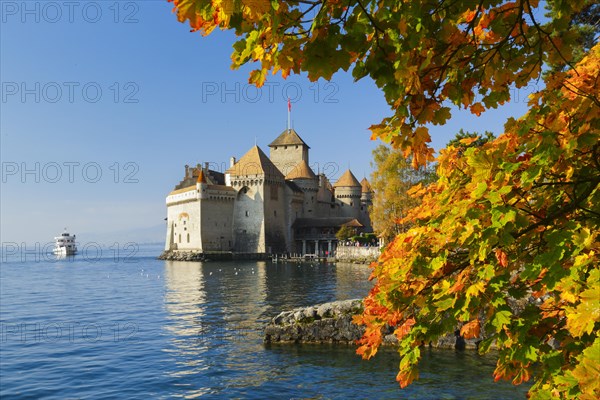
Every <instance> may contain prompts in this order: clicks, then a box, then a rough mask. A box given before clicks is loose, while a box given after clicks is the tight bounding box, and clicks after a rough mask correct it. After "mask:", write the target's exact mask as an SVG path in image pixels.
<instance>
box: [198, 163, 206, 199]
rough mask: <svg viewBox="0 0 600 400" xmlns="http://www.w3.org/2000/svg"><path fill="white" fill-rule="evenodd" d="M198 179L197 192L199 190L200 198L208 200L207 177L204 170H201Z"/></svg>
mask: <svg viewBox="0 0 600 400" xmlns="http://www.w3.org/2000/svg"><path fill="white" fill-rule="evenodd" d="M199 171H200V172H198V179H196V190H198V194H199V198H200V199H206V198H208V193H207V189H208V184H207V183H206V176H205V175H204V170H203V169H202V168H200V169H199Z"/></svg>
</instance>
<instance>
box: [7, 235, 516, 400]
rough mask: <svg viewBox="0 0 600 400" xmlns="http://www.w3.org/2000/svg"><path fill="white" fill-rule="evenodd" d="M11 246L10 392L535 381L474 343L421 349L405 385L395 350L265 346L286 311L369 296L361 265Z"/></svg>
mask: <svg viewBox="0 0 600 400" xmlns="http://www.w3.org/2000/svg"><path fill="white" fill-rule="evenodd" d="M92 250H94V251H92ZM124 250H125V251H124ZM9 253H10V254H6V253H5V254H3V255H2V264H1V268H0V293H1V297H0V300H1V301H0V324H1V330H0V333H1V335H2V337H1V339H0V397H2V398H3V399H18V398H55V399H74V398H93V399H103V398H127V399H149V398H158V399H165V398H196V397H202V398H248V399H267V398H282V399H291V398H296V399H300V398H303V399H306V398H308V399H349V398H365V399H367V398H368V399H377V398H381V399H390V398H413V399H514V398H524V395H525V392H526V390H527V389H526V388H525V387H514V386H512V385H511V384H509V383H505V382H498V383H494V382H493V379H492V371H493V369H494V364H495V361H494V359H493V358H492V357H490V356H486V357H481V356H478V355H476V354H475V353H474V352H469V351H466V352H458V353H457V352H455V351H453V350H431V351H430V350H427V351H424V357H423V361H422V365H421V379H420V380H419V381H418V382H417V383H415V384H413V385H411V386H410V387H408V388H406V389H404V390H400V389H399V387H398V385H397V383H396V382H395V380H394V378H395V375H396V373H397V367H398V362H399V360H398V356H397V354H396V353H395V352H393V351H391V350H388V351H383V352H381V353H380V354H378V355H377V356H376V357H375V358H374V359H372V360H371V361H362V360H361V359H360V357H358V356H356V355H355V354H354V351H355V350H354V348H353V346H347V345H337V346H335V345H271V346H265V345H264V344H263V342H262V333H261V328H262V327H263V326H264V324H265V323H266V322H267V321H268V320H269V319H270V318H272V317H273V316H275V315H276V314H278V313H279V312H280V311H282V310H288V309H291V308H294V307H299V306H308V305H312V304H316V303H322V302H327V301H333V300H344V299H351V298H358V297H363V296H364V295H365V294H366V293H367V292H368V290H369V287H370V285H371V284H370V283H369V282H368V281H367V277H368V275H369V273H370V271H369V269H368V268H366V267H365V266H360V265H349V264H338V265H337V266H336V265H332V264H328V265H325V264H302V265H296V264H272V263H267V262H208V263H190V262H187V263H186V262H170V261H160V260H157V259H156V256H157V255H158V254H159V253H160V247H159V246H141V247H140V248H139V249H138V250H135V251H132V250H131V249H123V248H122V249H121V251H120V252H119V253H118V254H117V252H116V251H115V249H114V248H113V249H107V248H104V249H102V251H98V249H90V248H88V249H86V251H85V252H84V253H82V254H79V255H77V256H75V257H74V258H68V259H62V260H54V259H53V258H52V257H51V256H46V255H43V256H39V255H34V254H24V255H21V254H13V253H16V252H14V251H12V250H11V251H10V252H9ZM23 257H25V258H26V259H25V260H23V259H22V258H23ZM36 258H38V259H36Z"/></svg>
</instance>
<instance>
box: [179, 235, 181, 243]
mask: <svg viewBox="0 0 600 400" xmlns="http://www.w3.org/2000/svg"><path fill="white" fill-rule="evenodd" d="M179 243H181V233H180V234H179Z"/></svg>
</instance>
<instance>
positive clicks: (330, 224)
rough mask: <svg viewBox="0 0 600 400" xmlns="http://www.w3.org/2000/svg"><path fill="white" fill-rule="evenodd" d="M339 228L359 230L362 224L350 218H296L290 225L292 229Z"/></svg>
mask: <svg viewBox="0 0 600 400" xmlns="http://www.w3.org/2000/svg"><path fill="white" fill-rule="evenodd" d="M341 226H350V227H357V228H360V227H362V226H363V224H361V223H360V222H358V220H357V219H356V218H352V217H327V218H297V219H296V220H295V221H294V223H293V224H292V227H294V228H339V227H341Z"/></svg>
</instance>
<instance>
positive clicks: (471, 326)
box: [460, 319, 481, 339]
mask: <svg viewBox="0 0 600 400" xmlns="http://www.w3.org/2000/svg"><path fill="white" fill-rule="evenodd" d="M480 331H481V324H480V323H479V320H478V319H474V320H473V321H471V322H469V323H468V324H466V325H464V326H463V327H462V328H460V335H461V336H462V337H464V338H465V339H474V338H478V337H479V333H480Z"/></svg>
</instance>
